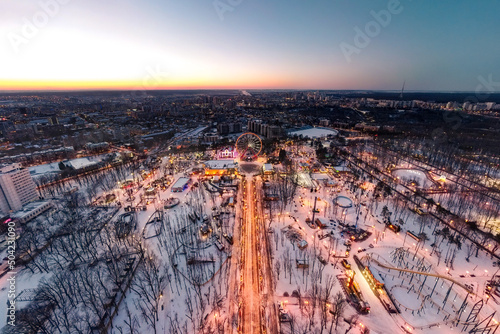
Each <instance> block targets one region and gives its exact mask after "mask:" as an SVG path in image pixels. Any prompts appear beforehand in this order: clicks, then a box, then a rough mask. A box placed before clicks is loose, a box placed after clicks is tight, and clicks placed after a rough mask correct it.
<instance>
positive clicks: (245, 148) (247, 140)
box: [236, 132, 262, 160]
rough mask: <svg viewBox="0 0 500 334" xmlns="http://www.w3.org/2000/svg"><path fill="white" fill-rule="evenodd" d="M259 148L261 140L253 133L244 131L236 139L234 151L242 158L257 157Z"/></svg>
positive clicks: (260, 148) (250, 158)
mask: <svg viewBox="0 0 500 334" xmlns="http://www.w3.org/2000/svg"><path fill="white" fill-rule="evenodd" d="M261 150H262V140H260V138H259V136H257V135H256V134H255V133H251V132H247V133H244V134H242V135H241V136H239V137H238V139H237V140H236V151H237V152H238V156H239V157H240V159H242V160H253V159H255V158H257V156H258V155H259V153H260V151H261Z"/></svg>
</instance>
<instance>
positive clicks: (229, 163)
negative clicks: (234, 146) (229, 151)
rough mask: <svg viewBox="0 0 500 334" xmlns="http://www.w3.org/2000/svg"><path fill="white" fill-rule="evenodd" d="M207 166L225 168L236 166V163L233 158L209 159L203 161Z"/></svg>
mask: <svg viewBox="0 0 500 334" xmlns="http://www.w3.org/2000/svg"><path fill="white" fill-rule="evenodd" d="M204 164H205V166H206V167H207V168H212V169H225V168H236V166H237V163H236V162H235V161H234V160H209V161H205V162H204Z"/></svg>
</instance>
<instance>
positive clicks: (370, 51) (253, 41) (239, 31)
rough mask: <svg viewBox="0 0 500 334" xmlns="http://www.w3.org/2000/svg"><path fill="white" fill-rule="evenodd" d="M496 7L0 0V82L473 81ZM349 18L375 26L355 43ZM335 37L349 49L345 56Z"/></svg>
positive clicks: (322, 1)
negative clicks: (385, 17)
mask: <svg viewBox="0 0 500 334" xmlns="http://www.w3.org/2000/svg"><path fill="white" fill-rule="evenodd" d="M231 3H232V4H231ZM217 4H218V5H219V7H218V8H219V9H217V8H216V7H217V6H216V5H217ZM224 6H225V7H224ZM391 9H392V10H393V11H394V12H397V13H394V14H390V15H391V17H390V22H383V23H384V26H383V25H381V24H380V23H375V22H376V21H375V18H374V16H373V15H372V14H371V12H372V11H374V12H376V13H379V12H380V11H385V13H390V11H389V10H391ZM224 10H225V11H224ZM499 12H500V1H462V0H443V1H432V2H431V1H411V0H401V1H400V3H399V5H397V1H394V0H389V1H387V0H386V1H378V0H377V1H375V0H361V1H349V0H309V1H304V0H300V1H299V0H220V1H219V0H216V1H215V2H214V1H213V0H161V1H157V0H142V1H138V0H119V1H118V0H106V1H102V0H100V1H98V0H37V1H34V0H22V1H19V0H2V11H0V36H1V39H0V48H1V53H0V57H1V60H2V61H1V62H0V90H23V89H27V90H28V89H29V90H31V89H94V88H97V89H110V88H111V89H121V88H123V89H130V88H138V89H142V88H145V89H162V88H167V89H176V88H236V89H252V88H271V89H272V88H282V89H377V90H392V89H400V88H401V86H402V84H403V82H404V81H406V88H407V89H408V90H442V91H452V90H463V91H473V90H475V88H476V86H477V85H478V84H479V82H478V77H479V76H483V77H488V76H489V75H492V76H493V78H494V79H495V81H500V61H499V59H500V58H499V56H500V43H498V33H499V31H500V21H499V20H498V13H499ZM367 24H368V25H367ZM356 27H357V28H359V30H360V31H362V32H363V33H366V32H365V29H366V28H367V27H371V28H372V29H375V30H372V31H369V33H370V34H371V35H372V36H373V37H368V38H369V43H366V40H365V41H364V42H365V44H367V45H361V44H359V43H358V44H357V46H356V43H355V36H356V34H357V33H356V31H355V29H356ZM377 27H378V29H377ZM359 30H358V31H359ZM358 42H359V38H358ZM342 43H344V44H342ZM341 45H344V52H343V51H342V47H341ZM346 45H350V46H352V47H353V48H356V49H357V53H352V54H350V56H349V57H346V56H345V54H344V53H345V46H346ZM350 50H353V49H350ZM348 58H350V61H349V60H348Z"/></svg>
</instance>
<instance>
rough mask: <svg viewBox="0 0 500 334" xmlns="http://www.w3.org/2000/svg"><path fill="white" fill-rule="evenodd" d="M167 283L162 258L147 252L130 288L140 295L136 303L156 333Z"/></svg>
mask: <svg viewBox="0 0 500 334" xmlns="http://www.w3.org/2000/svg"><path fill="white" fill-rule="evenodd" d="M166 283H167V279H166V275H165V272H164V270H163V269H161V262H160V260H159V259H157V258H156V256H155V255H154V253H150V252H147V253H145V255H144V258H143V260H142V262H141V264H140V265H139V267H138V268H137V272H136V274H135V277H134V280H133V282H132V284H131V286H130V288H131V289H132V290H133V291H134V292H135V293H137V295H138V296H139V299H136V300H135V302H136V305H137V307H138V308H139V309H140V310H141V312H142V316H143V318H144V320H145V321H146V323H147V324H148V325H149V326H150V327H151V329H152V330H153V332H154V333H156V330H157V328H156V322H157V321H158V311H159V307H160V304H161V303H162V298H163V290H164V289H165V287H166Z"/></svg>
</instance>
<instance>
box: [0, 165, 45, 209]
mask: <svg viewBox="0 0 500 334" xmlns="http://www.w3.org/2000/svg"><path fill="white" fill-rule="evenodd" d="M37 198H38V195H37V194H36V185H35V182H33V179H32V178H31V175H30V172H29V170H28V169H27V168H22V167H21V164H12V165H8V166H4V167H1V168H0V210H2V212H3V213H4V214H5V215H7V214H9V213H10V212H14V211H17V210H20V209H21V208H22V207H23V205H25V204H27V203H29V202H31V201H33V200H35V199H37Z"/></svg>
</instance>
